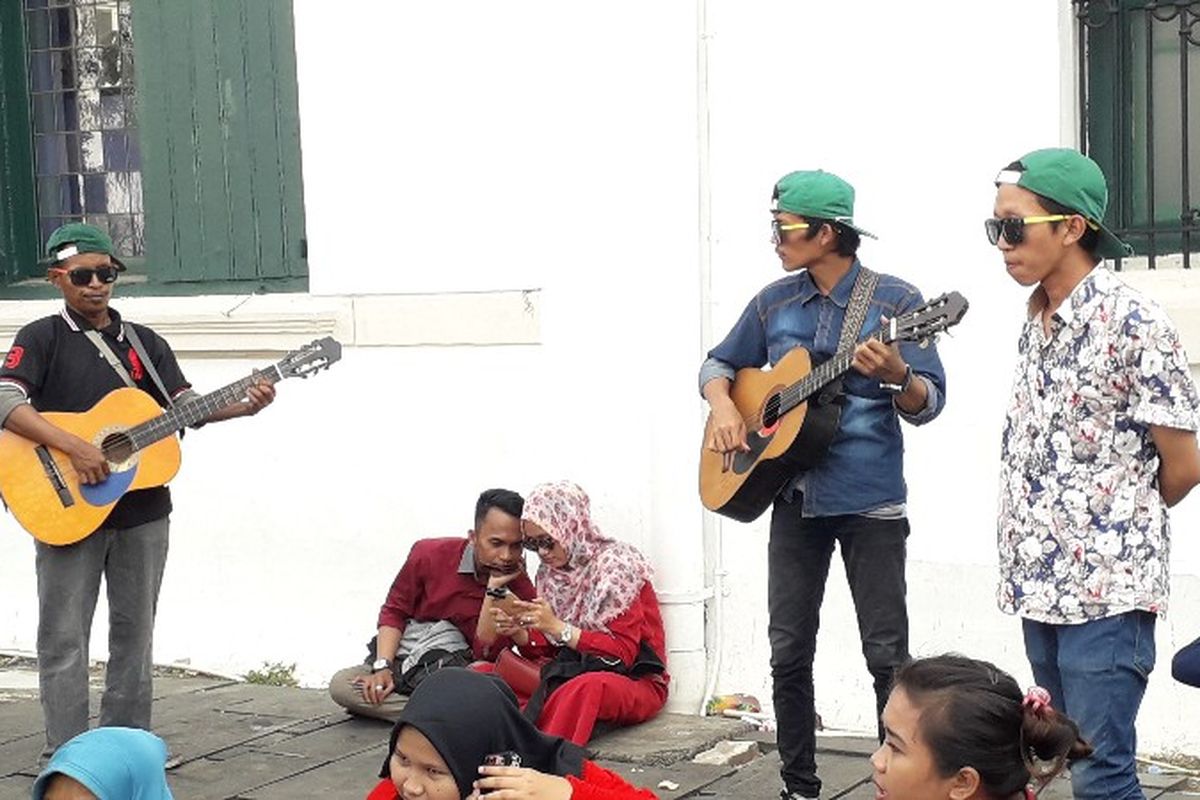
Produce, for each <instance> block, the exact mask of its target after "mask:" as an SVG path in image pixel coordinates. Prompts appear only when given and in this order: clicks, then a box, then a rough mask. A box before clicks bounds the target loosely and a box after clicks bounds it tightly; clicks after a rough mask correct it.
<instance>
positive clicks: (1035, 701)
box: [1021, 686, 1050, 717]
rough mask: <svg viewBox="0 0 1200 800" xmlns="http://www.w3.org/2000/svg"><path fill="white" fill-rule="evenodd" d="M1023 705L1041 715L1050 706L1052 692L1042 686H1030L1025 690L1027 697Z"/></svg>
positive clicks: (1038, 715) (1034, 713)
mask: <svg viewBox="0 0 1200 800" xmlns="http://www.w3.org/2000/svg"><path fill="white" fill-rule="evenodd" d="M1021 707H1022V708H1027V709H1029V710H1030V711H1032V712H1033V715H1034V716H1035V717H1040V716H1042V713H1043V712H1044V711H1045V710H1046V709H1047V708H1049V707H1050V693H1049V692H1047V691H1046V690H1045V689H1043V688H1042V687H1040V686H1030V687H1029V689H1028V691H1026V692H1025V699H1023V700H1022V701H1021Z"/></svg>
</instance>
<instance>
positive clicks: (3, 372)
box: [0, 320, 53, 411]
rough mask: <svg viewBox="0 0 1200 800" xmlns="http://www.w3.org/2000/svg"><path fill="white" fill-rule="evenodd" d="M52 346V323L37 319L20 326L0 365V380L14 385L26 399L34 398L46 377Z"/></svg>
mask: <svg viewBox="0 0 1200 800" xmlns="http://www.w3.org/2000/svg"><path fill="white" fill-rule="evenodd" d="M52 348H53V328H52V327H51V326H49V325H45V324H43V323H42V321H40V320H39V321H38V322H34V323H31V324H29V325H26V326H25V327H23V328H21V330H19V331H17V335H16V337H15V338H14V339H13V343H12V347H10V348H9V349H8V353H7V354H5V356H4V363H3V364H2V365H0V382H2V383H7V384H10V385H11V386H14V387H17V388H18V389H19V390H20V391H22V392H23V393H24V395H25V397H27V398H30V399H33V398H35V397H37V395H38V392H39V391H41V388H42V383H43V382H44V381H45V379H46V370H47V369H48V368H49V364H50V352H51V349H52ZM11 410H12V409H9V411H11Z"/></svg>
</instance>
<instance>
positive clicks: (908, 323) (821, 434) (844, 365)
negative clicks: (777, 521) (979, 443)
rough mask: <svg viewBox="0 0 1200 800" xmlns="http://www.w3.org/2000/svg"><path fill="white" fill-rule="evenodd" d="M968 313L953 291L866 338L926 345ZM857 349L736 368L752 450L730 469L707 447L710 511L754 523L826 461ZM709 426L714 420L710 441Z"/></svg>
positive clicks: (704, 476)
mask: <svg viewBox="0 0 1200 800" xmlns="http://www.w3.org/2000/svg"><path fill="white" fill-rule="evenodd" d="M966 313H967V301H966V298H964V297H963V296H962V295H961V294H959V293H958V292H951V293H949V294H944V295H942V296H941V297H935V298H934V299H932V300H930V301H929V302H927V303H925V304H924V305H922V306H921V307H920V308H917V309H915V310H913V311H910V312H908V313H907V314H901V315H899V316H897V317H896V318H895V319H891V320H888V322H887V324H886V325H885V326H883V327H882V328H880V329H878V330H876V331H874V332H873V333H871V334H870V335H869V336H868V337H866V338H867V339H872V338H873V339H878V340H879V341H881V342H883V343H884V344H890V343H892V342H896V341H910V342H921V343H922V344H923V345H924V344H925V343H927V341H928V340H929V339H930V338H931V337H933V336H934V335H936V334H938V333H940V332H942V331H944V330H946V329H947V328H949V327H951V326H952V325H957V324H958V322H959V320H961V319H962V318H963V315H964V314H966ZM864 341H865V340H864ZM856 346H857V345H851V346H849V347H847V348H845V349H843V350H840V351H838V352H837V353H835V354H834V355H833V356H831V357H830V358H829V359H828V360H827V361H824V362H822V363H821V364H819V365H817V366H816V367H815V368H814V367H813V365H812V359H811V357H810V356H809V353H808V351H807V350H805V349H804V348H803V347H797V348H795V349H793V350H791V351H790V352H788V354H787V355H785V356H784V357H783V358H781V359H780V360H779V363H777V364H776V365H775V366H774V368H773V369H770V370H762V369H757V368H754V367H749V368H746V369H741V370H738V372H737V375H736V376H735V378H734V381H733V386H732V387H730V390H729V394H730V397H731V398H732V399H733V404H734V405H735V406H737V409H738V411H739V412H740V413H741V415H742V418H743V419H744V420H745V422H746V443H747V444H748V445H749V446H750V450H749V452H740V451H738V452H735V453H734V455H733V465H732V467H730V468H729V469H726V467H725V458H724V457H723V456H722V454H721V453H715V452H713V451H711V450H709V449H708V448H707V447H704V446H703V445H701V449H700V499H701V501H702V502H703V503H704V507H705V508H707V509H709V510H710V511H715V512H716V513H718V514H721V515H722V516H726V517H729V518H730V519H735V520H738V521H739V522H751V521H753V520H755V519H757V518H758V517H759V516H760V515H761V514H762V513H763V512H764V511H766V510H767V508H769V507H770V506H771V504H772V503H773V502H774V501H775V496H776V495H778V494H779V492H780V491H782V490H783V488H784V487H785V486H786V485H787V484H788V482H789V481H790V480H792V479H793V478H794V477H795V476H796V475H797V474H798V473H800V472H802V471H804V470H806V469H810V468H811V467H813V466H814V465H815V464H817V462H819V461H820V460H821V458H822V457H823V456H824V455H825V451H826V450H827V449H828V447H829V444H830V442H832V441H833V437H834V436H835V435H836V434H837V429H838V421H839V419H840V416H841V407H842V400H843V396H842V394H841V390H840V389H841V386H840V381H839V380H838V379H839V378H841V376H842V375H844V374H845V373H846V372H847V371H848V370H849V369H850V364H851V362H852V361H853V360H854V349H855V347H856ZM711 425H712V417H711V415H710V416H709V421H708V425H706V426H705V430H704V441H706V442H707V441H708V433H709V426H711Z"/></svg>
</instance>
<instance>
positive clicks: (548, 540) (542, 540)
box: [521, 536, 555, 553]
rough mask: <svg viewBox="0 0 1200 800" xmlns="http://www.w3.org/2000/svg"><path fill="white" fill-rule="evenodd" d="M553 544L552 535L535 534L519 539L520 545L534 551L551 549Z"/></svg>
mask: <svg viewBox="0 0 1200 800" xmlns="http://www.w3.org/2000/svg"><path fill="white" fill-rule="evenodd" d="M554 544H555V542H554V537H553V536H536V537H532V538H529V539H522V540H521V546H522V547H524V548H525V549H526V550H530V551H532V552H535V553H537V552H541V551H542V550H553V549H554Z"/></svg>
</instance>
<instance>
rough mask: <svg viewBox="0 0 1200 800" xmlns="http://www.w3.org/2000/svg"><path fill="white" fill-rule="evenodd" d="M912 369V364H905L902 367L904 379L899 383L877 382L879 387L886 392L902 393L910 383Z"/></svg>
mask: <svg viewBox="0 0 1200 800" xmlns="http://www.w3.org/2000/svg"><path fill="white" fill-rule="evenodd" d="M912 381H913V371H912V365H911V364H907V365H905V367H904V380H903V381H901V382H900V383H884V382H883V381H880V382H879V388H880V389H883V390H884V391H885V392H887V393H888V394H904V393H905V392H907V391H908V387H909V386H911V385H912Z"/></svg>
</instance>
